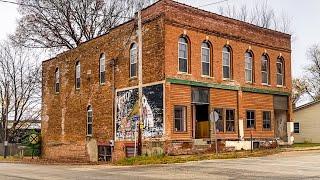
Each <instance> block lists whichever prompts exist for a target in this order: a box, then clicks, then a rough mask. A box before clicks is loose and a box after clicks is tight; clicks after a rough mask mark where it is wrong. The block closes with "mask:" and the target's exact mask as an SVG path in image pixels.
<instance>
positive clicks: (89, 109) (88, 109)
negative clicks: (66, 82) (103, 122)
mask: <svg viewBox="0 0 320 180" xmlns="http://www.w3.org/2000/svg"><path fill="white" fill-rule="evenodd" d="M89 112H91V122H89V117H90V116H89ZM89 125H91V134H89ZM92 135H93V109H92V106H91V105H88V107H87V136H90V137H91V136H92Z"/></svg>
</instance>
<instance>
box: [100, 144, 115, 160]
mask: <svg viewBox="0 0 320 180" xmlns="http://www.w3.org/2000/svg"><path fill="white" fill-rule="evenodd" d="M111 150H112V149H111V146H106V145H99V146H98V159H99V161H111V157H112V156H111V155H112V151H111Z"/></svg>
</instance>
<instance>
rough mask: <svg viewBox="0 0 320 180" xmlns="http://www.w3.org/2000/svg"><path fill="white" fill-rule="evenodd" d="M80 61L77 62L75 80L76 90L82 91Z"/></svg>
mask: <svg viewBox="0 0 320 180" xmlns="http://www.w3.org/2000/svg"><path fill="white" fill-rule="evenodd" d="M80 74H81V72H80V61H77V62H76V79H75V85H76V89H80Z"/></svg>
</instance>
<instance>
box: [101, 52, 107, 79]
mask: <svg viewBox="0 0 320 180" xmlns="http://www.w3.org/2000/svg"><path fill="white" fill-rule="evenodd" d="M99 78H100V84H104V83H105V82H106V56H105V54H104V53H102V54H101V55H100V59H99Z"/></svg>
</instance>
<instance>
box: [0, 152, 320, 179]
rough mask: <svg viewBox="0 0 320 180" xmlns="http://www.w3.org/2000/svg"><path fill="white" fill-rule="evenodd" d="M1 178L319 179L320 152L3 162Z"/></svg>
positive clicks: (0, 167) (1, 164) (0, 165)
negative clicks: (123, 161)
mask: <svg viewBox="0 0 320 180" xmlns="http://www.w3.org/2000/svg"><path fill="white" fill-rule="evenodd" d="M0 179H1V180H7V179H14V180H21V179H84V180H88V179H117V180H118V179H139V180H140V179H141V180H144V179H193V180H194V179H219V180H220V179H299V180H300V179H320V151H308V152H289V153H282V154H277V155H272V156H267V157H260V158H247V159H229V160H207V161H200V162H189V163H184V164H171V165H157V166H139V167H113V166H109V165H98V166H97V165H95V166H65V165H59V166H57V165H55V166H53V165H34V164H32V165H30V164H10V163H0Z"/></svg>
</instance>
